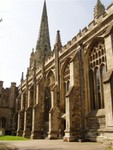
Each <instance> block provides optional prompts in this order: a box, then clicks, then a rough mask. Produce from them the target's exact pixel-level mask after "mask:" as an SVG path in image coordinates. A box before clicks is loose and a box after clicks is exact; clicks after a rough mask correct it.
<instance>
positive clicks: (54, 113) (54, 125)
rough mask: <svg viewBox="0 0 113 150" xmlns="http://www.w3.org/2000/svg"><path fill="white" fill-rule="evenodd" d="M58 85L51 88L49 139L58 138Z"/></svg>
mask: <svg viewBox="0 0 113 150" xmlns="http://www.w3.org/2000/svg"><path fill="white" fill-rule="evenodd" d="M56 94H57V92H56V87H54V88H53V89H52V90H51V110H50V112H49V132H48V138H49V139H57V138H58V131H59V120H58V115H59V113H58V108H57V106H56V96H55V95H56Z"/></svg>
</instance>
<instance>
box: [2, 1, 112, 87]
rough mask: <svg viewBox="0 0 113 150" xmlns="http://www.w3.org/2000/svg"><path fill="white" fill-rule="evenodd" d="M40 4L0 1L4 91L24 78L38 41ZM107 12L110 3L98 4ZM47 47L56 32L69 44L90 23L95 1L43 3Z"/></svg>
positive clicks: (52, 43) (41, 4)
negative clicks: (47, 27) (45, 10)
mask: <svg viewBox="0 0 113 150" xmlns="http://www.w3.org/2000/svg"><path fill="white" fill-rule="evenodd" d="M43 2H44V0H0V17H1V18H3V21H2V22H1V23H0V80H1V81H4V87H9V86H10V82H16V83H17V85H19V83H20V78H21V72H24V76H25V75H26V70H27V67H28V66H29V58H30V53H31V51H32V48H35V46H36V41H37V38H38V33H39V27H40V21H41V15H42V8H43ZM101 2H102V3H103V4H104V6H105V8H107V7H108V6H109V5H110V4H111V2H113V1H112V0H101ZM46 3H47V11H48V21H49V31H50V40H51V47H53V45H54V42H55V37H56V31H57V30H60V33H61V39H62V44H63V45H64V44H66V43H67V42H68V41H70V40H71V39H72V38H73V37H74V36H75V35H76V34H77V33H78V31H79V29H83V28H84V27H85V26H88V24H89V23H90V22H91V21H92V20H93V13H94V6H95V5H96V3H97V0H46Z"/></svg>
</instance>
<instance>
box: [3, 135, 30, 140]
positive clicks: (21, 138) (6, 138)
mask: <svg viewBox="0 0 113 150" xmlns="http://www.w3.org/2000/svg"><path fill="white" fill-rule="evenodd" d="M0 140H28V139H26V138H23V137H20V136H9V135H8V136H0Z"/></svg>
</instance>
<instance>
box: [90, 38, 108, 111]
mask: <svg viewBox="0 0 113 150" xmlns="http://www.w3.org/2000/svg"><path fill="white" fill-rule="evenodd" d="M105 73H106V53H105V47H104V41H103V40H99V41H97V42H95V43H94V44H93V45H92V48H91V52H90V54H89V83H90V84H89V86H90V104H91V110H95V109H102V108H104V96H103V78H104V75H105Z"/></svg>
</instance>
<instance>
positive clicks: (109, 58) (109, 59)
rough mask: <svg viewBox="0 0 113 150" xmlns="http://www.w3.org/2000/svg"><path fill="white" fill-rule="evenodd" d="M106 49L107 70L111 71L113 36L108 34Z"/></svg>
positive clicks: (112, 66)
mask: <svg viewBox="0 0 113 150" xmlns="http://www.w3.org/2000/svg"><path fill="white" fill-rule="evenodd" d="M105 49H106V61H107V69H108V70H110V69H112V68H113V44H112V35H111V34H108V35H106V37H105Z"/></svg>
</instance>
